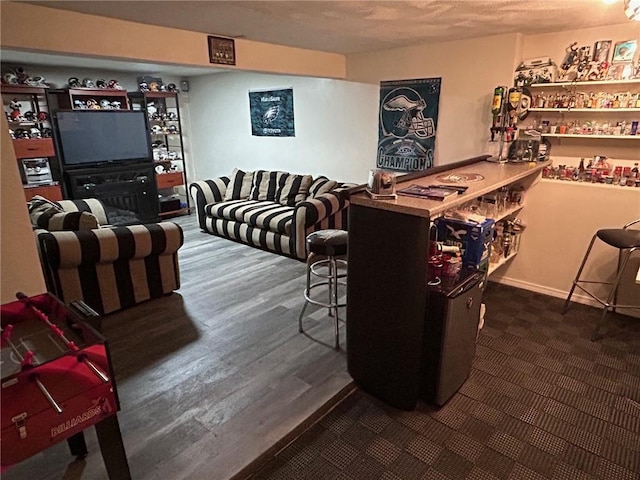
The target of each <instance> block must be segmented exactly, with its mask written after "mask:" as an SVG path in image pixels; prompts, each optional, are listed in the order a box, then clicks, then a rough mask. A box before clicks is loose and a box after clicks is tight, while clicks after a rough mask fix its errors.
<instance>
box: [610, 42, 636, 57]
mask: <svg viewBox="0 0 640 480" xmlns="http://www.w3.org/2000/svg"><path fill="white" fill-rule="evenodd" d="M637 48H638V41H637V40H635V39H634V40H625V41H622V42H616V45H615V47H614V48H613V58H612V59H611V62H612V63H616V62H629V61H632V60H633V57H634V56H635V54H636V50H637Z"/></svg>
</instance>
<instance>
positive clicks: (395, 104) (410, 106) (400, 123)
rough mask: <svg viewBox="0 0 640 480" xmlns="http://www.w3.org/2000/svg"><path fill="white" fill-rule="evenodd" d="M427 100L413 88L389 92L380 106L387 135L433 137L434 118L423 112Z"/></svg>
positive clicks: (402, 88)
mask: <svg viewBox="0 0 640 480" xmlns="http://www.w3.org/2000/svg"><path fill="white" fill-rule="evenodd" d="M426 107H427V102H426V101H425V100H424V98H422V97H421V96H420V94H419V93H418V92H416V91H415V90H414V89H413V88H408V87H400V88H396V89H394V90H392V91H391V92H389V93H388V94H387V95H386V96H385V97H384V100H383V101H382V107H381V108H380V124H381V125H382V130H383V133H384V135H385V136H394V137H397V138H404V137H406V136H407V135H414V136H416V137H419V138H429V137H433V136H434V135H435V133H436V129H435V125H434V124H433V119H431V118H425V117H424V114H423V113H422V112H423V110H424V109H425V108H426Z"/></svg>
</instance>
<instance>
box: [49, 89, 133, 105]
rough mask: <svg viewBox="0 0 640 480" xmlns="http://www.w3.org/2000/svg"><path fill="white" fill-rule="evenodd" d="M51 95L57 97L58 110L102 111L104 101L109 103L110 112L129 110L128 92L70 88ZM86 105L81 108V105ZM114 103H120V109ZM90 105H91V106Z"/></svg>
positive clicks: (53, 92)
mask: <svg viewBox="0 0 640 480" xmlns="http://www.w3.org/2000/svg"><path fill="white" fill-rule="evenodd" d="M51 94H55V95H56V97H57V102H58V108H61V109H67V110H81V109H83V108H86V109H96V110H97V109H102V110H105V108H104V107H103V106H102V105H101V102H102V101H107V102H109V104H110V106H109V107H108V109H110V110H129V97H128V96H127V91H126V90H113V89H105V88H68V89H65V90H53V91H51ZM79 102H80V103H81V104H82V105H85V106H84V107H80V103H79ZM113 102H118V103H119V104H120V105H119V108H115V107H114V106H113ZM88 103H91V105H89V104H88Z"/></svg>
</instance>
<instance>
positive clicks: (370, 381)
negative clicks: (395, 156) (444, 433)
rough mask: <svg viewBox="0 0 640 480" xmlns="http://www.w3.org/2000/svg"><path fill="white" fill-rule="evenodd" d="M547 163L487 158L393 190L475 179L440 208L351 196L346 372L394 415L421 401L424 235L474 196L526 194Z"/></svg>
mask: <svg viewBox="0 0 640 480" xmlns="http://www.w3.org/2000/svg"><path fill="white" fill-rule="evenodd" d="M549 164H550V162H538V163H518V164H498V163H491V162H487V161H486V157H477V158H474V159H469V160H465V161H463V162H459V163H456V164H453V165H450V166H444V167H439V168H436V169H432V170H429V171H428V174H427V175H425V174H421V173H415V174H409V175H404V176H402V177H398V178H397V181H398V183H397V185H396V190H398V189H401V188H405V187H408V186H410V185H412V184H414V183H415V184H418V185H422V186H428V185H436V184H447V183H451V184H453V182H446V181H444V182H439V181H438V180H437V177H439V176H441V175H451V174H462V173H467V174H479V175H482V176H483V177H484V178H483V179H482V180H480V181H475V182H468V183H463V182H456V183H455V184H456V185H464V186H467V187H468V190H467V191H466V192H465V193H464V194H461V195H458V194H455V193H454V194H452V195H449V196H448V197H446V198H445V199H444V200H442V201H439V200H429V199H423V198H415V197H407V196H400V195H398V197H397V199H392V200H379V199H372V198H370V197H369V196H368V194H367V193H366V192H365V191H364V189H363V188H359V189H354V190H352V191H351V195H350V202H351V204H350V206H349V251H348V265H349V280H348V282H347V298H348V301H347V368H348V371H349V373H350V375H351V376H352V377H353V378H354V380H355V381H356V383H357V384H358V385H359V386H360V387H362V388H363V389H364V390H366V391H368V392H369V393H371V394H372V395H374V396H376V397H378V398H379V399H381V400H383V401H385V402H386V403H388V404H389V405H392V406H394V407H396V408H400V409H406V410H411V409H413V408H415V405H416V402H417V401H418V398H419V397H420V396H421V395H422V392H421V388H422V387H421V384H422V377H423V375H424V369H423V361H424V359H423V358H424V355H425V353H426V352H425V344H424V342H425V331H427V330H428V325H427V322H433V321H435V320H434V319H433V315H431V318H430V315H429V313H430V312H429V309H428V307H427V299H428V296H427V293H428V285H427V263H428V257H429V228H430V224H431V220H432V219H433V218H434V217H437V216H440V215H442V213H443V212H444V211H445V210H447V209H449V208H451V207H455V206H457V205H460V204H463V203H465V202H468V201H470V200H473V199H474V198H477V197H478V196H481V195H483V194H486V193H488V192H491V191H494V190H496V189H498V188H500V187H502V186H505V185H510V184H514V183H520V184H522V185H523V186H524V187H525V189H526V188H527V187H528V186H530V185H531V184H532V183H533V182H534V181H536V180H537V178H539V177H540V173H541V170H542V169H543V168H544V167H545V166H547V165H549Z"/></svg>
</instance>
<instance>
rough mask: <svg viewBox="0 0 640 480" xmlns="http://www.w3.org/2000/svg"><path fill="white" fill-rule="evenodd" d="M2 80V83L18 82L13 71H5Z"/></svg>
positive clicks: (15, 83) (12, 83)
mask: <svg viewBox="0 0 640 480" xmlns="http://www.w3.org/2000/svg"><path fill="white" fill-rule="evenodd" d="M2 80H3V81H4V83H8V84H9V85H17V84H18V76H17V75H16V74H15V73H13V72H7V73H5V74H4V75H3V76H2Z"/></svg>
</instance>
